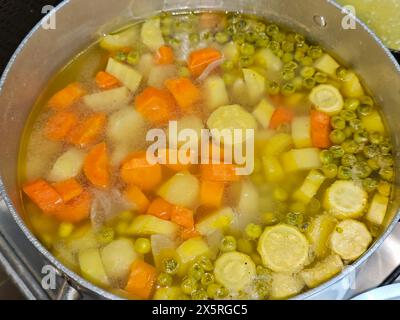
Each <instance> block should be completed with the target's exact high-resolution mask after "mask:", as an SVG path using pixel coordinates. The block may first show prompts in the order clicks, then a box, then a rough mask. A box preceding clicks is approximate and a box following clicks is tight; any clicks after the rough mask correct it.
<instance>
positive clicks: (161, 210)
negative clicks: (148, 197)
mask: <svg viewBox="0 0 400 320" xmlns="http://www.w3.org/2000/svg"><path fill="white" fill-rule="evenodd" d="M171 211H172V204H170V203H169V202H167V201H165V200H164V199H162V198H157V199H155V200H153V202H152V203H151V204H150V206H149V208H148V209H147V214H150V215H152V216H155V217H157V218H160V219H163V220H169V219H171Z"/></svg>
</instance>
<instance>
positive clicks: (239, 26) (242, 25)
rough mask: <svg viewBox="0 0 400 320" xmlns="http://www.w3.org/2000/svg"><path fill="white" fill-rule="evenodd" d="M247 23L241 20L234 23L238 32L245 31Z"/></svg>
mask: <svg viewBox="0 0 400 320" xmlns="http://www.w3.org/2000/svg"><path fill="white" fill-rule="evenodd" d="M247 25H248V23H247V21H246V20H244V19H241V20H239V21H238V22H236V24H235V26H236V28H237V29H238V30H241V31H243V29H245V28H246V27H247Z"/></svg>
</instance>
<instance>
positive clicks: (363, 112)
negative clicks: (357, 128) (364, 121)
mask: <svg viewBox="0 0 400 320" xmlns="http://www.w3.org/2000/svg"><path fill="white" fill-rule="evenodd" d="M372 110H373V107H371V106H370V105H363V104H362V105H361V106H360V107H359V108H358V115H359V116H360V117H365V116H368V115H370V114H371V112H372Z"/></svg>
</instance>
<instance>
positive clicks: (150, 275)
mask: <svg viewBox="0 0 400 320" xmlns="http://www.w3.org/2000/svg"><path fill="white" fill-rule="evenodd" d="M156 274H157V272H156V269H155V268H154V267H153V266H151V265H150V264H148V263H146V262H144V261H143V260H140V259H138V260H135V261H134V262H133V264H132V266H131V270H130V274H129V279H128V284H127V285H126V287H125V290H126V291H127V292H128V293H130V294H133V295H134V296H136V297H138V298H141V299H149V298H150V297H151V295H152V293H153V290H154V286H155V283H156Z"/></svg>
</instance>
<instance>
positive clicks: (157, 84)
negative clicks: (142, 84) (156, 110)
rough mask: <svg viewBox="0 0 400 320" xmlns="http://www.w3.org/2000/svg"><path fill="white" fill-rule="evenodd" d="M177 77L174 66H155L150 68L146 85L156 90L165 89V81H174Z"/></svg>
mask: <svg viewBox="0 0 400 320" xmlns="http://www.w3.org/2000/svg"><path fill="white" fill-rule="evenodd" d="M177 75H178V70H177V68H176V66H175V65H173V64H167V65H155V66H153V67H151V68H150V72H149V76H148V80H147V84H148V85H149V86H150V87H154V88H157V89H160V90H161V89H165V81H167V80H168V79H174V78H176V77H177Z"/></svg>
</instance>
